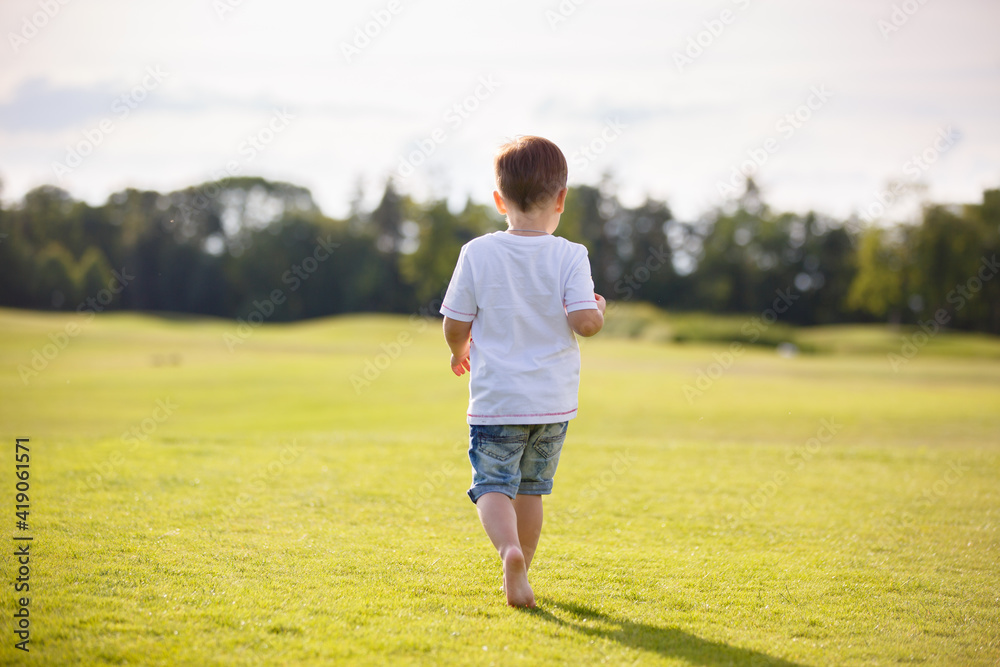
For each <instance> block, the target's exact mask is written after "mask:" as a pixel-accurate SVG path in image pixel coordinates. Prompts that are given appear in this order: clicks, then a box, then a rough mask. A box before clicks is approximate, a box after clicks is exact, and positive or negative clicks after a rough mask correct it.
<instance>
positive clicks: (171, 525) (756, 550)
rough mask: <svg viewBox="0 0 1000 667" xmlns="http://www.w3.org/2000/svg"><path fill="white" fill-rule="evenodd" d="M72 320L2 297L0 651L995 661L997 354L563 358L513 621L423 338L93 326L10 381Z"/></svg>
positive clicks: (252, 658) (648, 346) (363, 330)
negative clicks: (10, 544) (570, 378)
mask: <svg viewBox="0 0 1000 667" xmlns="http://www.w3.org/2000/svg"><path fill="white" fill-rule="evenodd" d="M70 319H72V318H69V317H68V316H62V315H43V314H35V313H23V312H18V311H0V332H2V333H0V364H2V369H3V373H2V375H0V397H2V400H0V420H2V421H0V423H2V425H3V429H2V430H3V438H4V439H5V441H7V442H8V446H7V451H9V452H11V453H12V450H13V440H14V438H15V437H30V438H31V447H32V450H31V451H32V463H31V465H32V468H31V474H32V478H31V482H32V514H31V527H32V529H31V531H30V532H31V534H32V535H33V536H34V538H35V540H34V543H33V546H32V558H33V560H32V573H31V577H32V579H31V585H32V591H31V605H30V609H31V615H32V616H31V618H32V638H31V644H30V646H31V653H30V654H29V655H27V656H26V655H24V654H22V653H21V652H19V651H16V650H14V648H13V643H14V641H15V640H14V636H13V634H12V633H11V632H4V633H3V634H2V636H3V642H2V646H0V662H3V663H4V664H30V663H31V662H37V663H40V664H220V663H233V664H310V663H312V664H386V663H391V664H476V665H480V664H501V663H511V664H546V663H554V664H566V663H576V664H599V663H602V662H605V663H608V664H667V665H687V664H693V665H724V664H774V665H793V664H801V665H844V664H896V663H922V664H939V665H965V664H971V665H990V664H996V663H997V662H998V660H1000V630H998V629H1000V604H998V602H1000V600H998V592H997V591H998V590H1000V570H998V568H997V566H996V563H997V562H998V557H1000V538H998V534H997V517H998V511H1000V492H998V486H997V479H998V473H1000V461H998V453H1000V411H998V410H997V406H1000V361H998V360H997V358H996V355H990V354H989V353H987V354H984V355H980V356H977V357H974V358H968V357H965V356H962V354H961V353H960V352H959V353H956V354H954V355H949V354H948V352H947V351H942V350H941V348H938V350H937V351H935V352H934V353H928V354H923V352H922V353H921V354H920V355H918V356H916V357H915V358H913V359H912V360H911V362H910V363H909V364H907V365H906V366H905V367H903V368H901V369H900V370H899V371H898V372H894V371H893V370H892V368H891V367H890V365H889V364H888V363H887V361H886V357H885V354H884V353H883V352H882V351H881V350H879V353H878V354H860V353H851V354H846V353H844V354H836V355H806V356H799V357H796V358H782V357H780V356H778V355H777V354H775V353H774V351H773V350H767V349H750V350H748V351H746V352H745V353H743V354H742V355H741V356H739V357H737V358H735V359H733V360H732V362H731V363H730V364H728V365H727V366H726V368H725V369H724V372H722V373H721V374H720V375H719V376H718V378H717V379H712V380H711V382H710V384H709V385H708V386H707V387H706V388H705V389H704V390H703V391H701V393H700V394H699V395H696V396H693V397H690V394H689V395H688V396H687V397H686V395H685V392H684V387H685V386H686V385H687V386H696V384H697V382H698V378H699V377H701V374H706V377H707V374H708V373H709V372H710V371H712V370H713V367H714V366H719V367H720V368H721V365H720V361H719V360H720V355H724V352H725V349H726V348H725V347H724V346H722V347H720V346H715V347H713V346H706V345H698V344H685V345H675V344H665V343H661V342H656V341H651V340H624V339H619V338H615V337H614V336H608V337H604V338H601V337H598V338H595V339H591V340H587V341H585V342H584V345H583V348H584V349H583V354H584V359H585V361H584V374H583V375H584V377H583V388H582V390H581V411H580V417H579V418H578V419H577V420H575V421H574V422H573V423H572V424H571V426H570V436H569V439H568V441H567V445H566V448H565V450H564V454H563V458H562V461H561V464H560V470H559V473H558V475H557V478H556V489H555V493H554V494H553V495H552V496H551V497H550V498H549V499H547V500H546V513H547V516H546V526H545V529H544V531H543V537H542V542H541V545H540V549H539V552H538V555H537V557H536V562H535V564H534V565H533V567H532V573H531V578H532V583H533V585H534V587H535V591H536V595H537V597H538V598H539V601H540V603H541V608H540V610H538V611H534V612H525V611H517V610H511V609H508V608H506V607H505V606H504V605H503V602H502V594H501V591H500V578H499V577H500V566H499V562H498V559H497V558H496V556H495V554H494V553H493V551H492V548H491V547H490V545H489V543H488V540H487V539H486V537H485V535H484V534H483V533H482V529H481V527H480V526H479V524H478V521H477V519H476V517H475V511H474V508H473V506H472V504H471V503H469V501H468V499H467V498H466V497H465V495H464V491H465V489H466V488H467V486H468V482H469V470H468V462H467V458H466V456H465V452H464V450H465V446H466V433H467V431H466V427H465V425H464V421H463V414H464V407H465V399H466V392H467V389H466V384H465V382H464V381H463V380H458V379H456V378H454V377H453V376H451V374H450V373H449V372H448V369H447V354H446V348H445V347H444V344H443V342H442V341H441V338H440V332H439V331H438V329H437V324H436V323H424V322H423V321H421V320H410V319H407V318H393V317H349V318H340V319H335V320H327V321H317V322H309V323H303V324H298V325H266V326H264V327H262V328H259V329H255V330H254V331H253V333H252V335H250V336H249V337H248V338H246V339H245V341H244V342H242V343H241V344H238V345H236V346H235V349H234V350H233V351H230V350H229V349H228V348H227V345H226V343H225V342H224V334H226V333H230V334H235V333H236V331H235V328H234V325H233V324H232V323H228V322H220V321H198V322H190V321H179V320H166V319H162V318H153V317H142V316H134V315H115V316H107V317H99V318H97V319H96V320H94V321H93V322H90V323H82V320H79V321H80V322H81V323H82V330H81V332H80V335H78V336H76V337H74V338H72V340H71V341H70V342H69V343H68V345H67V346H66V348H65V349H64V350H62V351H61V352H59V354H58V355H57V356H56V357H55V359H53V360H52V361H50V362H49V363H48V366H47V367H46V368H44V369H43V370H42V371H40V372H39V374H38V375H37V376H34V377H30V378H29V380H28V383H27V384H25V383H24V382H22V380H21V379H20V377H19V374H18V366H20V365H26V364H29V363H30V360H31V357H32V351H33V350H35V349H38V350H41V349H42V346H44V345H45V344H47V343H48V342H49V338H48V336H49V334H50V333H53V332H57V331H61V330H63V327H64V326H65V324H66V322H67V321H69V320H70ZM807 333H813V334H814V335H822V332H807ZM861 333H867V335H871V334H872V332H870V331H869V332H861ZM401 334H407V335H408V336H409V338H406V337H405V336H404V337H402V338H401V337H400V335H401ZM876 335H878V334H877V332H876ZM943 336H944V335H943ZM831 337H832V338H833V339H836V336H831ZM897 340H898V338H897ZM400 341H402V343H401V344H400V347H399V349H398V355H397V358H395V359H391V360H389V358H388V356H387V357H385V358H380V357H379V356H378V355H380V354H383V353H385V352H384V350H386V349H388V350H389V351H390V352H394V351H396V350H395V348H393V343H394V342H397V343H398V342H400ZM406 341H412V342H410V343H408V344H407V342H406ZM933 343H934V344H940V345H945V346H947V344H948V337H947V336H944V337H942V338H940V339H939V340H935V341H934V342H933ZM982 345H983V346H985V347H987V348H989V346H990V345H996V342H995V341H993V340H989V339H985V341H984V342H982ZM957 347H958V348H961V347H962V346H957ZM990 349H992V348H990ZM927 351H931V347H930V346H928V348H927ZM386 361H388V363H384V362H386ZM366 362H371V363H372V364H373V367H374V366H375V365H376V364H377V365H380V366H384V368H383V369H381V370H378V369H377V368H376V370H377V371H378V372H377V375H376V373H375V372H373V371H372V370H371V369H369V378H371V379H370V385H363V383H358V382H357V379H358V378H360V379H364V377H365V376H364V371H365V369H366V367H367V364H366ZM713 374H714V373H713ZM352 376H355V382H354V383H353V384H352V380H351V377H352ZM355 385H357V389H356V386H355ZM702 386H705V385H704V382H703V383H702ZM689 397H690V398H689ZM157 401H160V403H159V404H158V403H157ZM164 406H165V407H164ZM158 407H159V412H157V409H158ZM168 410H169V412H170V414H169V415H167V414H166V413H167V411H168ZM159 417H162V419H158V418H159ZM824 425H825V426H826V428H825V430H824ZM130 431H131V432H132V433H133V435H132V436H129V435H128V434H129V433H130ZM135 433H138V434H141V436H142V437H141V438H139V437H135V435H134V434H135ZM0 471H2V472H0V479H2V480H3V487H4V488H6V489H8V490H10V491H11V493H8V494H6V495H7V497H8V498H9V500H8V504H9V505H10V507H9V510H10V513H9V518H8V529H9V530H10V531H11V533H14V532H16V531H15V529H14V517H13V502H14V501H13V498H12V491H13V482H14V479H13V456H12V455H11V456H9V457H8V458H7V462H6V463H4V464H3V465H2V466H0ZM9 551H12V549H10V550H9ZM2 564H3V571H2V573H0V576H2V578H3V581H4V588H5V590H6V591H7V592H6V593H5V594H4V595H3V596H2V600H0V609H2V613H3V614H4V616H5V617H6V618H8V619H10V618H11V614H12V613H13V610H14V604H15V602H14V593H13V591H12V589H11V588H10V585H9V584H10V582H11V581H12V579H13V577H14V574H13V573H14V563H13V559H12V558H10V557H8V558H5V559H3V560H2ZM8 627H9V623H8Z"/></svg>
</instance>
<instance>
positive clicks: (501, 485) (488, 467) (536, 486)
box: [469, 422, 569, 503]
mask: <svg viewBox="0 0 1000 667" xmlns="http://www.w3.org/2000/svg"><path fill="white" fill-rule="evenodd" d="M568 426H569V422H560V423H558V424H500V425H489V426H486V425H477V424H473V425H471V426H469V460H470V461H471V462H472V488H470V489H469V498H471V499H472V502H474V503H475V502H478V501H479V498H480V496H482V495H483V494H484V493H493V492H499V493H502V494H504V495H506V496H508V497H510V498H512V499H513V498H514V497H515V496H516V495H517V494H519V493H520V494H524V495H532V496H541V495H547V494H549V493H552V478H553V477H554V476H555V474H556V466H557V465H559V454H560V453H561V452H562V446H563V441H564V440H565V439H566V429H567V427H568Z"/></svg>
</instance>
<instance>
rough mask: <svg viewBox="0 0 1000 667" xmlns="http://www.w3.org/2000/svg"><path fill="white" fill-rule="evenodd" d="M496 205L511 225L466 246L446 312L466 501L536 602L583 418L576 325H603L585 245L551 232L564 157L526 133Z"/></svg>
mask: <svg viewBox="0 0 1000 667" xmlns="http://www.w3.org/2000/svg"><path fill="white" fill-rule="evenodd" d="M494 171H495V173H496V190H495V191H494V192H493V200H494V202H495V203H496V207H497V211H499V212H500V214H501V215H506V216H507V225H508V229H507V230H506V231H504V232H494V233H492V234H487V235H485V236H481V237H479V238H477V239H474V240H472V241H470V242H469V243H467V244H465V246H463V247H462V252H461V254H460V255H459V258H458V264H457V265H456V267H455V272H454V274H453V275H452V278H451V283H450V284H449V286H448V291H447V293H446V294H445V298H444V302H443V305H442V306H441V314H442V315H444V316H445V318H444V336H445V340H446V341H447V342H448V347H450V348H451V370H452V372H454V373H455V375H463V374H464V373H465V372H466V371H469V372H470V375H471V380H470V382H469V410H468V422H469V431H470V446H469V459H470V460H471V461H472V469H473V482H472V488H470V489H469V497H470V498H471V499H472V502H474V503H475V504H476V508H477V510H478V512H479V519H480V521H482V523H483V528H485V529H486V534H487V535H488V536H489V538H490V540H491V541H492V542H493V546H495V547H496V548H497V551H499V553H500V558H501V560H502V561H503V584H504V592H505V593H506V595H507V604H509V605H510V606H512V607H534V606H535V597H534V593H533V592H532V590H531V586H530V585H529V584H528V568H529V567H530V565H531V559H532V556H534V554H535V547H536V546H537V545H538V537H539V535H540V534H541V530H542V496H543V495H546V494H549V493H551V492H552V477H553V475H554V474H555V472H556V466H557V465H558V463H559V454H560V452H561V451H562V445H563V440H564V439H565V438H566V427H567V426H568V422H569V420H570V419H572V418H573V417H575V416H576V409H577V392H578V390H579V386H580V348H579V346H578V344H577V341H576V337H575V336H574V335H573V333H574V332H576V333H577V334H579V335H581V336H593V335H594V334H596V333H597V332H599V331H600V330H601V328H602V327H603V326H604V309H605V306H606V304H605V301H604V298H603V297H601V296H599V295H597V294H595V293H594V281H593V280H592V279H591V274H590V261H589V259H588V257H587V249H586V248H585V247H584V246H582V245H580V244H577V243H571V242H569V241H567V240H566V239H564V238H560V237H558V236H552V232H554V231H555V230H556V227H558V226H559V217H560V215H561V214H562V212H563V210H564V207H565V203H566V194H567V192H568V190H567V188H566V180H567V171H568V170H567V165H566V157H565V156H564V155H563V153H562V151H560V150H559V148H558V147H557V146H556V145H555V144H553V143H552V142H551V141H548V140H547V139H542V138H541V137H530V136H529V137H520V138H518V139H515V140H514V141H511V142H509V143H507V144H505V145H503V146H502V147H501V148H500V150H499V152H498V153H497V155H496V158H495V159H494Z"/></svg>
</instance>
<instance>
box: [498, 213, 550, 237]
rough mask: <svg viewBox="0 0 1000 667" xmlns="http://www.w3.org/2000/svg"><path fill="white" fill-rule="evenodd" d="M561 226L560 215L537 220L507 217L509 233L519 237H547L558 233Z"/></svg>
mask: <svg viewBox="0 0 1000 667" xmlns="http://www.w3.org/2000/svg"><path fill="white" fill-rule="evenodd" d="M558 226H559V215H558V214H556V215H554V216H545V217H540V218H537V219H532V218H522V217H520V216H512V215H509V214H508V216H507V233H508V234H515V235H517V236H545V235H546V234H551V233H552V232H554V231H556V227H558Z"/></svg>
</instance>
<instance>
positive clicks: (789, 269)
mask: <svg viewBox="0 0 1000 667" xmlns="http://www.w3.org/2000/svg"><path fill="white" fill-rule="evenodd" d="M361 201H362V198H361V197H360V196H358V197H357V198H356V201H355V202H354V203H353V204H352V207H351V210H350V212H349V214H348V215H347V217H346V218H344V219H334V218H330V217H328V216H325V215H323V213H322V212H321V211H320V210H319V207H318V206H317V205H316V203H315V202H314V201H313V198H312V195H311V194H310V192H309V191H308V190H306V189H305V188H302V187H298V186H296V185H293V184H289V183H281V182H273V181H268V180H265V179H262V178H254V177H240V178H231V179H226V180H221V181H214V182H209V183H203V184H201V185H198V186H195V187H190V188H186V189H183V190H178V191H175V192H169V193H160V192H155V191H143V190H136V189H127V190H124V191H121V192H117V193H115V194H113V195H111V196H110V197H109V198H108V200H107V201H106V202H105V203H104V204H102V205H100V206H91V205H89V204H88V203H86V202H83V201H79V200H76V199H74V198H73V197H72V196H71V195H70V194H69V193H68V192H66V191H65V190H62V189H59V188H57V187H53V186H42V187H39V188H36V189H34V190H32V191H30V192H28V193H27V194H25V195H24V197H23V198H22V199H21V200H20V201H17V202H15V203H14V204H13V205H10V206H7V207H4V208H0V305H3V306H9V307H17V308H33V309H43V310H78V311H88V312H102V311H105V310H139V311H155V312H173V313H189V314H197V315H210V316H217V317H224V318H245V317H247V315H248V314H249V313H252V312H254V311H257V312H258V313H259V314H260V316H261V317H266V319H268V320H273V321H289V320H298V319H302V318H312V317H320V316H325V315H336V314H341V313H357V312H389V313H411V314H412V313H423V314H436V312H437V311H436V307H437V304H438V302H439V301H440V298H441V296H442V294H443V291H444V289H445V288H446V287H447V284H448V280H449V278H450V277H451V272H452V270H453V268H454V265H455V261H456V259H457V257H458V252H459V249H460V248H461V246H462V244H464V243H466V242H467V241H469V240H471V239H473V238H475V237H476V236H479V235H481V234H485V233H489V232H491V231H495V230H498V229H503V228H504V223H503V220H502V219H501V217H500V216H499V215H498V214H497V213H496V211H495V210H494V209H493V207H492V205H489V206H487V205H483V204H478V203H475V202H473V201H471V200H470V201H467V202H466V204H465V206H464V208H462V210H460V211H454V210H452V209H451V208H449V206H448V205H447V202H446V201H444V200H432V201H415V200H414V199H412V198H411V197H409V196H407V195H405V194H402V193H400V192H399V191H398V190H397V189H396V187H395V186H394V184H393V183H392V181H389V182H388V183H387V185H386V186H385V189H384V192H383V193H382V196H381V200H380V202H379V204H378V205H377V206H375V207H374V208H373V209H371V210H366V209H365V207H364V206H362V204H361ZM556 233H557V234H559V235H562V236H565V237H566V238H568V239H570V240H572V241H576V242H579V243H583V244H584V245H586V246H587V248H588V250H589V252H590V259H591V265H592V270H593V276H594V283H595V287H596V290H597V291H598V292H599V293H601V294H603V295H605V296H606V297H607V298H608V299H610V300H619V301H630V300H634V301H644V302H650V303H653V304H656V305H658V306H660V307H663V308H667V309H672V310H696V311H705V312H715V313H745V314H753V313H760V312H763V311H765V310H767V309H769V308H771V307H772V305H773V304H774V303H775V302H776V301H781V302H782V303H783V304H785V305H786V306H787V307H785V308H784V309H783V311H784V312H783V314H782V320H783V321H786V322H788V323H792V324H801V325H812V324H832V323H843V322H891V323H900V324H919V323H921V322H923V321H929V320H930V319H933V318H935V317H940V316H942V313H944V314H946V315H947V323H948V326H950V327H954V328H959V329H966V330H978V331H984V332H991V333H995V334H1000V280H994V279H993V278H995V276H996V274H997V272H998V270H1000V269H998V266H997V254H998V253H1000V190H987V191H985V192H984V193H983V200H982V202H980V203H975V204H967V205H961V206H956V205H938V204H927V205H925V206H924V207H923V211H922V215H921V218H920V220H919V221H918V222H915V223H909V224H896V225H862V224H860V223H858V222H857V220H855V219H852V220H836V219H833V218H830V217H826V216H823V215H820V214H817V213H807V214H798V213H790V212H781V211H775V210H772V209H771V207H769V206H768V205H767V204H766V203H765V202H764V201H762V198H761V196H760V192H759V191H758V189H757V187H756V185H755V184H754V182H753V181H752V180H748V181H747V183H746V190H745V192H744V193H743V194H742V195H741V196H739V197H738V198H736V199H734V200H733V201H731V202H729V203H727V204H726V205H725V206H722V207H720V208H717V209H715V210H712V211H710V212H707V213H706V214H704V215H703V216H701V218H699V219H698V220H695V221H680V220H677V219H676V218H675V217H674V215H673V214H672V212H671V210H670V207H669V206H668V205H667V203H666V202H664V201H658V200H655V199H647V200H646V201H645V202H644V203H642V204H641V205H637V206H632V207H630V206H626V205H624V204H622V203H621V202H620V201H619V199H618V198H617V196H616V194H615V187H614V184H613V182H612V181H611V179H610V178H606V179H604V181H602V182H601V183H600V184H599V185H598V186H589V185H580V186H575V187H573V188H571V191H570V194H569V197H568V200H567V206H566V211H565V213H564V214H563V216H562V222H561V224H560V227H559V229H558V231H557V232H556Z"/></svg>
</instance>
